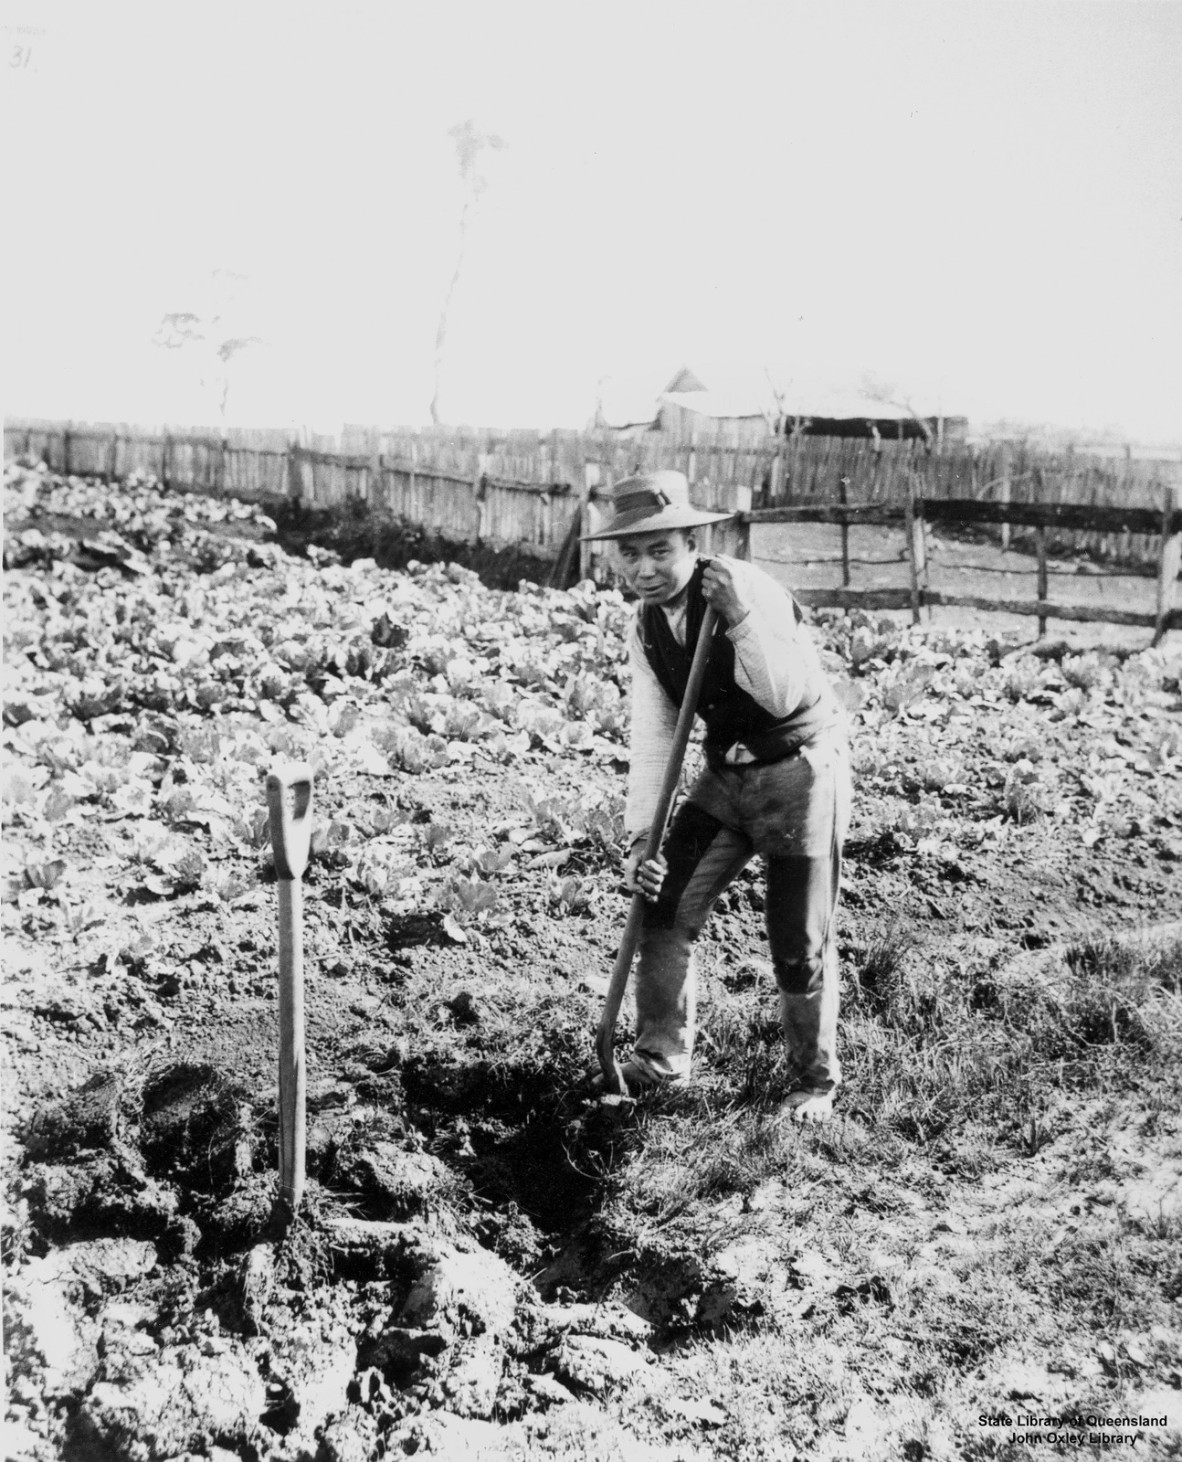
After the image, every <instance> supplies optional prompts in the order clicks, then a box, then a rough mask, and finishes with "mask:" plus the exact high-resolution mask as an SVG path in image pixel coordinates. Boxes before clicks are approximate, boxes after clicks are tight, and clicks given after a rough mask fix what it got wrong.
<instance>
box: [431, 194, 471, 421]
mask: <svg viewBox="0 0 1182 1462" xmlns="http://www.w3.org/2000/svg"><path fill="white" fill-rule="evenodd" d="M471 207H472V200H471V199H470V198H467V199H465V200H464V206H463V209H462V210H461V211H460V247H459V249H458V250H457V252H456V267H455V268H454V269H453V270H452V275H451V282H450V283H449V284H448V286H447V293H446V294H445V295H444V297H443V307H442V308H441V310H440V311H439V328H438V329H437V330H436V332H435V376H434V390H433V393H432V396H431V407H430V410H431V423H432V425H433V426H438V425H439V396H440V391H441V389H442V381H443V358H444V355H445V353H446V349H447V327H448V325H449V323H450V321H451V306H452V300H453V299H454V298H455V293H456V286H457V285H458V284H459V282H460V275H461V274H462V273H463V270H464V250H465V248H466V246H467V243H468V215H469V211H470V209H471Z"/></svg>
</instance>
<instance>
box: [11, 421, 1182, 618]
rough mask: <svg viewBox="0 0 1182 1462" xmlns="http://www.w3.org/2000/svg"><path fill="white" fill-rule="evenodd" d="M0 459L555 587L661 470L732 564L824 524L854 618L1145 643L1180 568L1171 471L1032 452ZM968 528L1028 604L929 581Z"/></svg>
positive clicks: (844, 602) (51, 436)
mask: <svg viewBox="0 0 1182 1462" xmlns="http://www.w3.org/2000/svg"><path fill="white" fill-rule="evenodd" d="M4 445H5V457H6V458H10V457H22V458H25V459H26V460H30V459H31V460H35V461H44V462H45V463H46V464H47V466H49V467H50V468H51V469H52V470H54V471H57V472H61V473H63V474H66V475H69V474H76V475H83V476H87V475H91V476H102V477H104V478H106V479H108V480H110V481H115V480H120V479H123V478H126V477H130V476H132V475H136V474H140V475H151V476H154V477H157V478H159V479H160V480H161V481H163V482H165V483H167V484H169V485H170V486H174V487H178V488H186V489H198V490H203V491H211V492H222V493H228V494H231V495H233V496H237V497H243V498H250V499H255V500H263V501H284V502H287V503H291V504H297V505H299V506H300V507H303V508H308V509H312V510H318V509H319V510H327V511H333V510H338V511H353V512H357V513H360V514H362V515H369V516H372V517H373V518H374V519H375V520H377V521H386V522H396V523H402V524H405V525H407V526H408V527H413V528H416V529H418V530H420V531H422V532H425V533H427V534H430V535H434V536H437V537H438V538H440V539H443V540H445V541H450V542H456V543H468V544H483V545H488V546H492V547H512V548H516V549H519V550H524V551H525V552H527V553H531V554H533V555H535V556H536V557H537V558H539V559H541V560H543V561H549V562H550V563H551V565H552V577H553V579H554V581H556V582H557V581H559V580H562V581H565V580H566V579H569V578H572V577H588V576H591V577H596V576H599V575H600V574H601V573H602V572H603V568H604V559H603V557H602V549H601V546H600V545H593V544H588V543H582V542H580V541H579V537H580V535H581V534H585V533H588V532H594V531H596V529H597V528H598V527H600V526H601V525H602V523H603V522H604V521H605V518H606V511H605V510H606V504H607V500H608V499H609V498H610V487H611V484H612V483H613V482H615V481H618V480H619V479H620V478H621V477H624V476H627V475H628V474H629V473H631V472H633V471H636V470H637V469H638V468H639V469H645V470H650V469H654V468H659V467H676V468H679V469H680V470H682V471H684V472H685V473H686V475H687V477H688V478H689V480H690V484H691V497H692V498H693V500H694V502H695V503H697V504H698V505H699V506H701V507H703V508H708V509H710V510H713V511H718V512H726V513H731V514H734V518H733V520H732V522H730V523H727V524H721V525H719V526H718V528H717V529H715V530H714V531H713V532H709V531H708V532H707V543H706V547H707V549H708V550H709V549H710V548H711V547H713V548H714V549H715V550H716V551H718V550H723V549H727V550H729V551H731V552H736V553H740V554H745V553H749V552H750V534H751V530H752V528H754V527H759V526H762V525H767V524H773V523H792V522H797V523H830V524H833V525H834V526H835V527H837V528H839V529H840V532H841V539H842V564H843V574H842V586H841V587H840V588H833V589H811V590H805V589H802V590H800V591H798V597H799V598H800V599H801V600H802V602H806V603H811V604H814V605H831V606H835V607H846V608H855V607H861V608H865V609H875V608H877V609H904V610H905V609H910V610H911V612H912V615H913V617H914V618H915V619H917V620H918V617H919V612H920V610H921V608H923V607H924V606H940V605H943V606H959V607H967V608H975V609H980V610H985V611H993V612H1004V613H1010V614H1021V615H1033V616H1036V617H1037V618H1038V621H1039V632H1040V634H1041V633H1043V632H1044V631H1045V626H1046V622H1047V620H1048V619H1065V620H1095V621H1103V622H1107V623H1115V624H1126V625H1137V626H1145V627H1147V628H1152V629H1153V631H1154V642H1155V643H1156V642H1157V641H1158V640H1160V639H1161V637H1162V635H1164V634H1165V633H1166V632H1167V630H1169V629H1171V628H1179V627H1182V612H1180V611H1179V610H1178V609H1176V608H1175V607H1174V606H1175V597H1176V585H1177V579H1178V573H1179V566H1180V557H1182V512H1180V511H1179V506H1178V504H1179V487H1180V486H1182V464H1180V463H1178V462H1175V461H1140V460H1136V459H1133V458H1132V457H1131V456H1126V457H1125V458H1121V459H1116V460H1113V459H1107V458H1101V457H1091V456H1083V455H1077V454H1074V453H1071V452H1065V453H1048V452H1040V451H1036V450H1034V449H1031V448H1029V447H1027V446H1025V445H1023V444H1012V443H995V444H990V445H989V446H985V447H976V446H968V445H965V444H944V445H941V446H939V447H937V448H934V449H929V448H928V447H927V445H926V444H925V443H923V442H922V441H918V442H917V441H901V442H890V441H883V442H878V443H872V442H869V441H867V440H865V439H860V438H827V437H800V438H796V439H791V438H784V437H780V438H769V439H768V441H767V443H766V444H764V445H763V446H759V447H750V446H735V445H733V444H728V443H726V442H725V441H721V440H719V441H690V442H670V441H669V440H668V439H667V438H665V437H664V436H663V434H661V433H658V432H645V433H641V434H639V435H637V436H635V437H631V438H621V437H619V436H617V435H614V434H611V433H599V432H591V433H574V432H551V433H546V434H539V433H538V432H488V431H476V430H472V429H456V430H450V429H448V430H444V429H431V430H423V431H396V432H379V431H377V430H374V429H371V428H362V427H346V428H345V430H344V432H343V433H342V438H341V444H340V445H341V447H342V448H345V450H340V449H338V446H337V443H336V441H335V440H332V441H330V440H328V439H323V438H312V439H311V441H310V442H309V443H304V444H296V443H293V442H291V441H290V439H289V434H288V433H287V432H285V431H259V430H238V429H232V430H229V431H227V432H226V433H225V435H224V436H223V435H221V434H219V433H214V432H211V431H208V430H204V431H202V430H183V431H180V430H178V431H170V430H166V431H161V432H145V431H142V430H139V429H136V428H134V427H128V426H111V425H103V426H96V425H91V424H86V425H78V424H74V423H69V424H62V423H60V422H10V423H9V422H6V423H5V429H4ZM856 524H863V525H879V526H888V527H890V526H896V527H897V526H902V527H903V528H904V530H905V538H904V541H905V548H906V554H907V565H908V574H909V579H910V584H909V587H906V588H901V589H894V588H888V589H883V588H875V589H856V588H854V587H852V585H851V583H850V575H849V562H850V560H849V553H848V533H849V529H850V527H851V526H852V525H856ZM929 524H940V525H944V526H948V525H955V526H958V527H963V526H967V525H983V526H985V527H991V528H993V529H995V530H997V532H998V535H999V537H1000V539H1001V543H1002V546H1003V547H1008V546H1009V543H1010V535H1011V530H1012V529H1015V528H1017V529H1026V530H1033V533H1032V535H1030V536H1032V538H1033V549H1034V558H1035V561H1036V568H1035V575H1036V595H1035V598H1034V599H1032V600H1030V599H1027V600H995V599H991V598H987V597H982V596H969V595H958V594H948V593H941V592H937V591H933V590H932V589H930V588H929V587H928V585H927V547H926V531H927V525H929ZM1064 550H1067V551H1072V550H1074V551H1076V552H1079V551H1084V552H1089V553H1092V554H1094V555H1097V556H1099V557H1113V558H1118V559H1119V560H1120V561H1121V562H1122V563H1123V564H1125V565H1126V566H1128V567H1127V569H1126V571H1131V572H1132V573H1134V574H1139V575H1143V576H1149V575H1152V576H1153V577H1154V578H1156V579H1157V600H1156V608H1155V610H1154V612H1152V613H1149V612H1145V611H1137V610H1131V609H1117V608H1109V607H1107V606H1094V605H1088V606H1084V605H1070V604H1055V603H1052V602H1051V601H1050V600H1049V598H1048V592H1049V591H1048V567H1047V564H1048V556H1049V555H1050V554H1053V553H1056V552H1059V551H1064Z"/></svg>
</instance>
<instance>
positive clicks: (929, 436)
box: [862, 374, 935, 449]
mask: <svg viewBox="0 0 1182 1462" xmlns="http://www.w3.org/2000/svg"><path fill="white" fill-rule="evenodd" d="M862 391H863V394H864V395H866V396H867V397H869V399H870V400H871V401H881V402H882V403H883V405H884V406H892V407H894V408H895V410H896V411H897V410H899V409H900V408H902V409H903V410H904V411H905V412H906V413H907V415H908V416H909V417H910V418H911V420H912V421H913V422H914V423H915V425H916V426H917V427H919V430H920V432H921V433H922V434H923V439H924V442H925V444H926V445H927V446H928V448H929V449H930V447H931V445H932V443H933V442H934V441H935V433H934V432H933V431H932V427H931V423H930V422H928V421H925V420H924V418H923V417H922V416H920V415H919V413H918V412H917V411H916V409H915V407H914V406H913V405H912V404H911V397H910V396H909V395H908V393H907V392H906V391H901V390H900V389H899V388H898V387H897V386H895V385H893V384H892V383H891V382H889V381H884V380H882V379H881V378H880V377H878V376H875V375H870V374H868V375H865V376H863V377H862ZM874 434H875V436H876V437H877V436H878V433H877V431H876V432H875V433H874Z"/></svg>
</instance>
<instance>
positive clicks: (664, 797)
mask: <svg viewBox="0 0 1182 1462" xmlns="http://www.w3.org/2000/svg"><path fill="white" fill-rule="evenodd" d="M717 622H718V614H717V611H716V610H715V608H714V606H713V605H712V604H707V605H706V612H705V614H703V616H702V623H701V626H700V627H699V629H698V641H697V644H696V645H695V646H694V658H693V660H692V662H691V664H690V672H689V678H688V679H687V681H686V685H685V694H684V695H683V696H682V698H681V709H680V710H679V711H678V713H677V725H676V726H675V727H674V729H673V743H672V745H671V746H670V748H669V760H668V762H667V763H666V765H665V777H664V780H663V781H662V783H661V791H660V795H659V796H658V798H657V807H656V811H655V812H654V813H653V820H652V825H651V826H650V828H649V833H648V841H647V842H646V843H645V845H644V858H645V862H647V861H648V860H649V859H650V858H655V857H656V856H657V854H658V853H659V852H660V851H661V844H662V843H663V842H664V841H665V833H666V830H667V829H668V826H669V814H670V812H672V810H673V799H674V797H675V796H676V795H677V784H678V783H679V782H680V780H681V767H682V763H683V762H684V761H685V749H686V747H687V746H688V744H689V738H690V731H691V730H692V728H693V724H694V715H695V714H696V712H697V709H698V697H699V696H700V695H701V693H702V681H703V680H704V679H705V677H706V665H707V662H708V661H709V659H710V649H711V646H712V645H713V643H714V629H715V626H716V624H717ZM644 905H645V897H644V894H642V893H634V894H633V895H632V905H631V907H630V908H629V910H628V922H627V923H626V924H625V925H624V934H623V937H622V938H621V940H620V947H619V950H618V951H617V953H616V963H615V967H614V968H613V970H612V977H611V981H610V983H609V985H608V987H607V999H606V1000H605V1001H604V1006H603V1019H602V1020H601V1021H600V1022H599V1030H598V1032H597V1034H596V1037H595V1053H596V1055H597V1056H598V1057H599V1064H600V1066H601V1067H602V1069H603V1074H604V1076H605V1077H606V1078H607V1079H608V1081H610V1082H614V1084H615V1087H616V1090H617V1092H618V1093H619V1094H620V1095H621V1096H626V1095H627V1088H626V1085H625V1082H624V1074H623V1072H622V1071H621V1070H620V1064H619V1062H618V1061H617V1060H616V1057H615V1050H614V1046H615V1038H616V1019H617V1017H618V1016H619V1014H620V1006H621V1005H622V1004H623V1000H624V991H625V989H626V988H627V985H628V976H629V974H630V973H631V970H632V959H633V956H634V955H635V954H636V946H637V945H638V944H639V943H640V933H641V929H642V928H643V927H644Z"/></svg>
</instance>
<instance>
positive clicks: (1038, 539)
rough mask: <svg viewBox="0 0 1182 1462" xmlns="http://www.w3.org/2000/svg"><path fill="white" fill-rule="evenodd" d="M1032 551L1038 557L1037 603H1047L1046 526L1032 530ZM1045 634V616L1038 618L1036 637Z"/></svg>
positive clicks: (1039, 526)
mask: <svg viewBox="0 0 1182 1462" xmlns="http://www.w3.org/2000/svg"><path fill="white" fill-rule="evenodd" d="M1034 551H1035V553H1036V554H1037V555H1038V602H1039V603H1040V604H1045V603H1046V602H1047V592H1048V589H1047V583H1048V581H1047V530H1046V525H1045V524H1043V523H1040V524H1039V525H1038V527H1037V528H1036V529H1035V530H1034ZM1046 632H1047V617H1046V615H1045V614H1040V615H1039V616H1038V637H1039V639H1040V640H1041V639H1042V638H1043V636H1044V635H1045V634H1046Z"/></svg>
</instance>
